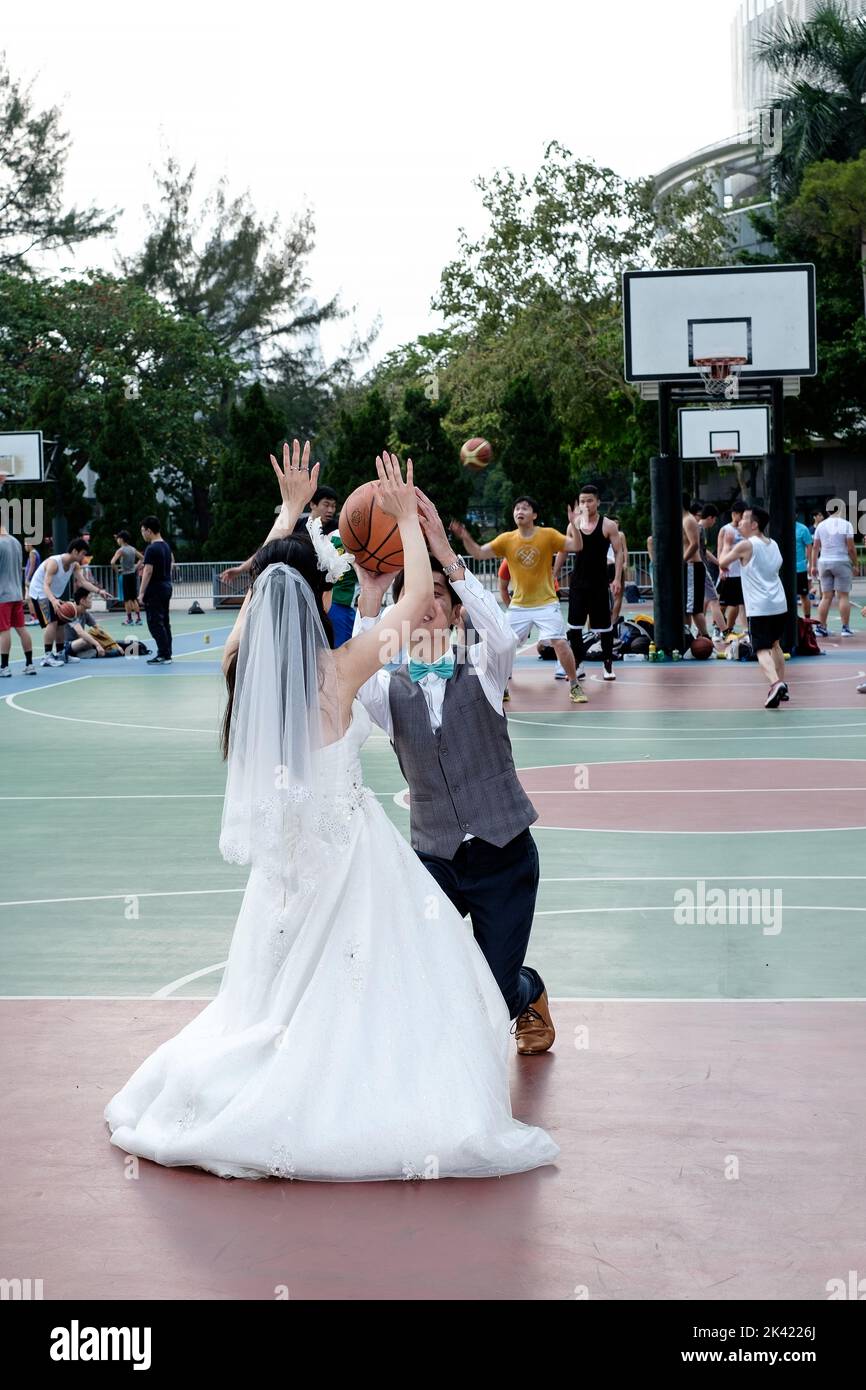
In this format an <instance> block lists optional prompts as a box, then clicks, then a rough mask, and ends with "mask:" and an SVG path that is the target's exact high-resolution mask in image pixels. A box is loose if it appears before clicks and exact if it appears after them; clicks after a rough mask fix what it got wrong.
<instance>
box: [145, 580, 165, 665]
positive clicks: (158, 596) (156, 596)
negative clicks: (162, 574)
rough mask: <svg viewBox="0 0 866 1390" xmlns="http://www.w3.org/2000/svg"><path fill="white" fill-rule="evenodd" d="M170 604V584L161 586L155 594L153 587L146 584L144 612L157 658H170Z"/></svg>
mask: <svg viewBox="0 0 866 1390" xmlns="http://www.w3.org/2000/svg"><path fill="white" fill-rule="evenodd" d="M170 603H171V585H170V584H165V585H162V584H161V585H160V586H159V588H158V589H157V590H156V592H154V586H153V585H152V584H148V586H147V591H146V593H145V595H144V611H145V616H146V617H147V630H148V632H149V633H150V635H151V637H152V638H153V640H154V642H155V643H156V651H157V655H158V656H171V620H170V618H169V605H170Z"/></svg>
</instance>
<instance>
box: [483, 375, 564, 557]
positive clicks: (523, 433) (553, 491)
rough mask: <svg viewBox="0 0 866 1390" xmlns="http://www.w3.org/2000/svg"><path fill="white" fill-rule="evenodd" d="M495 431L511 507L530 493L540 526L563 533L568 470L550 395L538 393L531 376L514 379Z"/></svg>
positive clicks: (505, 395)
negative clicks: (519, 498) (497, 431)
mask: <svg viewBox="0 0 866 1390" xmlns="http://www.w3.org/2000/svg"><path fill="white" fill-rule="evenodd" d="M499 429H500V433H499V440H498V451H497V452H498V458H499V462H500V463H501V465H502V469H503V472H504V473H505V475H506V476H507V478H508V480H509V482H510V483H511V487H512V504H513V501H514V498H515V497H517V496H518V495H519V494H520V493H526V494H528V495H529V496H530V497H532V498H533V499H534V500H535V501H536V502H537V503H538V520H539V524H543V525H545V526H555V527H558V529H559V530H561V531H564V530H565V527H566V526H567V524H568V516H567V511H566V504H567V502H568V501H569V500H570V499H569V496H568V493H569V470H568V461H567V459H566V457H565V454H564V450H563V446H562V429H561V428H560V425H559V422H558V420H557V419H556V416H555V415H554V411H553V398H552V396H551V393H550V391H549V390H539V389H538V388H537V386H536V384H535V382H534V381H533V380H532V378H531V377H530V376H518V377H515V378H514V380H513V381H511V382H509V384H508V387H507V388H506V391H505V394H504V395H503V398H502V409H501V413H500V426H499Z"/></svg>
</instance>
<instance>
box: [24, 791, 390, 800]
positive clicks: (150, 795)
mask: <svg viewBox="0 0 866 1390" xmlns="http://www.w3.org/2000/svg"><path fill="white" fill-rule="evenodd" d="M394 794H395V793H394V792H373V795H374V796H394ZM224 796H225V792H111V793H108V792H106V793H105V794H104V795H103V794H101V793H100V794H95V795H88V796H0V801H190V800H191V801H202V800H203V801H208V800H213V799H218V800H220V801H222V800H223V798H224Z"/></svg>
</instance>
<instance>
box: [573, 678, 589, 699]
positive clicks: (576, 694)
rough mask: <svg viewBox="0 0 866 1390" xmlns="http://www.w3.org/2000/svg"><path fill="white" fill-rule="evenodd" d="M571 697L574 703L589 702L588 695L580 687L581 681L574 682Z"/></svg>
mask: <svg viewBox="0 0 866 1390" xmlns="http://www.w3.org/2000/svg"><path fill="white" fill-rule="evenodd" d="M570 698H571V703H572V704H573V705H585V704H586V703H587V697H586V695H584V693H583V691H582V689H581V687H580V681H575V682H574V683H573V685H572V687H571V694H570Z"/></svg>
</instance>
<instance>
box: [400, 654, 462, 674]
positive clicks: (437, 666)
mask: <svg viewBox="0 0 866 1390" xmlns="http://www.w3.org/2000/svg"><path fill="white" fill-rule="evenodd" d="M431 672H432V674H433V675H434V676H441V677H442V680H443V681H447V680H448V678H449V676H453V675H454V653H453V652H446V653H445V655H444V656H440V658H439V660H438V661H433V662H427V661H410V662H409V679H410V681H422V680H423V679H424V677H425V676H429V675H430V673H431Z"/></svg>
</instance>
